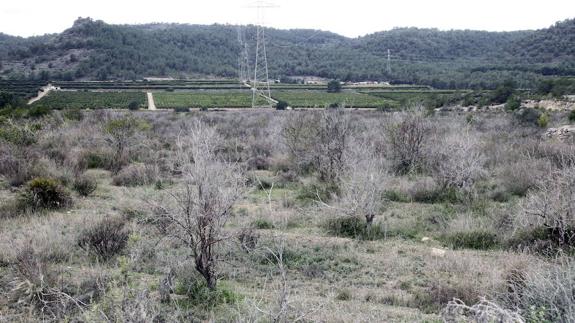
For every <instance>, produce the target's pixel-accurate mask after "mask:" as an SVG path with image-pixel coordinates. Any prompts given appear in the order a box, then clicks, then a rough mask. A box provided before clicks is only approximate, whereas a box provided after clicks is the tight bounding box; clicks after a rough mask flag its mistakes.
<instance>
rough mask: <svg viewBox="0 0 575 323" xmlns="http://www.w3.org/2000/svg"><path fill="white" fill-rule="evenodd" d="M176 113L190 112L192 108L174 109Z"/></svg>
mask: <svg viewBox="0 0 575 323" xmlns="http://www.w3.org/2000/svg"><path fill="white" fill-rule="evenodd" d="M174 112H190V108H185V107H177V108H174Z"/></svg>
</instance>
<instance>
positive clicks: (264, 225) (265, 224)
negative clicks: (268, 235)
mask: <svg viewBox="0 0 575 323" xmlns="http://www.w3.org/2000/svg"><path fill="white" fill-rule="evenodd" d="M251 226H252V227H253V228H256V229H260V230H271V229H274V228H275V226H274V225H273V223H271V222H270V221H268V220H265V219H257V220H255V221H254V222H252V225H251Z"/></svg>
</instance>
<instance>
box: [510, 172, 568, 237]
mask: <svg viewBox="0 0 575 323" xmlns="http://www.w3.org/2000/svg"><path fill="white" fill-rule="evenodd" d="M519 221H520V224H522V225H523V226H526V227H537V226H544V227H546V228H549V229H551V230H552V231H553V233H554V235H556V237H557V238H558V240H559V243H560V244H561V245H571V244H573V243H574V242H575V229H574V228H575V168H568V169H563V170H556V171H554V172H551V173H549V174H548V175H547V176H545V177H544V178H542V179H541V180H540V181H539V183H538V184H537V190H533V191H531V192H530V193H528V194H527V197H526V198H525V200H524V201H523V203H522V212H521V215H520V218H519Z"/></svg>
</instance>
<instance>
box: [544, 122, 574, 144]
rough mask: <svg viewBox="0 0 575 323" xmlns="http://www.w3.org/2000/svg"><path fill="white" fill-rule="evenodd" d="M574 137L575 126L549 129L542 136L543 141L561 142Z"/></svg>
mask: <svg viewBox="0 0 575 323" xmlns="http://www.w3.org/2000/svg"><path fill="white" fill-rule="evenodd" d="M574 136H575V126H571V125H567V126H562V127H559V128H549V129H547V131H545V133H544V134H543V138H545V139H559V140H561V141H565V140H568V139H570V138H573V137H574Z"/></svg>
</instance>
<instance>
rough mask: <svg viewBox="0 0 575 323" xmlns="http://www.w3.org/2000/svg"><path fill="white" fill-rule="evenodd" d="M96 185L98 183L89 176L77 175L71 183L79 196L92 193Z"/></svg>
mask: <svg viewBox="0 0 575 323" xmlns="http://www.w3.org/2000/svg"><path fill="white" fill-rule="evenodd" d="M97 187H98V183H97V182H96V180H95V179H93V178H91V177H89V176H80V177H77V178H76V179H75V180H74V185H73V188H74V190H75V191H76V192H78V194H80V195H81V196H88V195H90V194H92V193H94V191H96V188H97Z"/></svg>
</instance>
